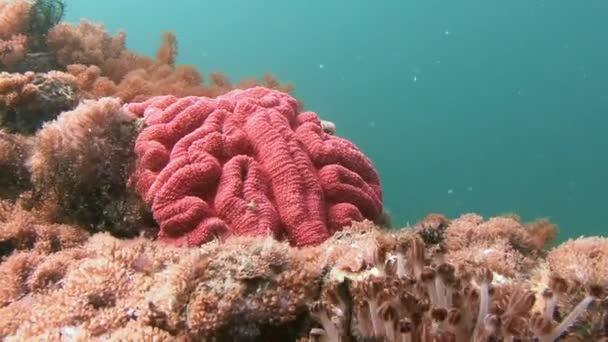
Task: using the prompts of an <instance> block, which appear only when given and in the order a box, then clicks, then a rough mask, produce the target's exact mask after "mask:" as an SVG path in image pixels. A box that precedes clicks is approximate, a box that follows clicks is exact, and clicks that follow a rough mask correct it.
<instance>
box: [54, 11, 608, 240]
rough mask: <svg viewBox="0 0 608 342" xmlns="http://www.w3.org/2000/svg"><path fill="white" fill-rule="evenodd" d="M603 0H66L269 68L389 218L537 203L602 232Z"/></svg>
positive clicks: (189, 49) (196, 55) (566, 224)
mask: <svg viewBox="0 0 608 342" xmlns="http://www.w3.org/2000/svg"><path fill="white" fill-rule="evenodd" d="M607 11H608V2H606V1H600V0H589V1H585V2H584V3H582V2H573V1H565V0H561V1H558V0H554V1H540V0H534V1H530V0H511V1H487V0H486V1H482V0H467V1H438V0H416V1H402V0H401V1H394V0H385V1H382V2H372V1H362V0H352V1H335V0H334V1H330V0H323V1H322V0H306V1H278V0H264V1H246V0H224V1H200V0H179V1H162V2H161V1H143V0H123V1H117V0H106V1H90V0H70V1H67V12H66V21H69V22H78V21H79V20H80V19H81V18H87V19H90V20H91V21H94V22H103V23H104V24H105V26H106V27H107V29H108V30H109V31H110V32H111V33H114V32H116V31H118V30H125V31H126V32H127V44H128V47H129V48H132V49H134V50H136V51H138V52H140V53H144V54H148V55H153V54H154V52H155V51H156V49H157V48H158V46H159V44H160V36H161V32H163V31H166V30H170V31H173V32H175V34H176V36H177V39H178V44H179V55H178V59H179V62H180V63H185V64H194V65H196V66H197V67H198V68H199V70H201V71H202V72H204V73H208V72H211V71H222V72H223V73H225V74H226V75H227V76H229V77H230V78H231V79H232V80H235V81H236V80H238V79H241V78H245V77H250V76H255V75H260V74H262V73H264V72H266V71H269V72H272V73H274V74H275V75H276V76H277V77H278V79H279V80H281V81H284V82H287V81H289V82H293V83H294V84H295V86H296V90H295V96H296V97H297V98H298V99H301V100H302V101H303V102H304V104H305V105H306V108H307V109H309V110H313V111H315V112H317V113H318V114H319V115H320V116H321V117H323V118H324V119H328V120H332V121H334V122H335V123H336V125H337V128H338V133H339V134H340V135H341V136H343V137H346V138H348V139H351V140H353V141H354V142H355V144H357V146H359V147H360V148H361V149H362V150H363V151H364V152H365V153H366V154H367V155H368V156H369V157H370V158H371V159H373V161H374V163H375V165H376V166H377V167H378V169H379V172H380V175H381V180H382V184H383V187H384V191H385V201H386V206H387V207H388V209H389V211H390V212H391V215H392V217H393V221H394V224H395V225H396V226H401V225H405V224H407V223H408V222H410V223H414V222H416V221H417V220H419V219H420V218H422V217H423V216H424V215H425V214H427V213H429V212H440V213H444V214H446V215H448V216H451V217H456V216H458V215H459V214H460V213H464V212H471V211H473V212H478V213H480V214H482V215H486V216H490V215H497V214H504V213H511V212H513V213H517V214H518V215H520V216H521V217H522V218H523V219H525V220H531V219H534V218H536V217H549V218H551V220H552V221H553V222H555V223H557V224H558V225H559V226H560V239H565V238H569V237H575V236H579V235H594V234H605V233H606V231H607V228H608V227H607V224H606V219H605V216H604V215H605V214H604V213H606V212H607V211H608V201H606V195H607V194H608V183H607V182H606V176H607V175H608V158H607V157H606V155H607V152H606V151H607V147H608V143H607V142H606V137H605V134H606V129H607V128H608V116H607V114H608V93H607V92H608V65H607V64H606V63H607V61H608V48H607V47H606V33H608V28H607V27H606V22H605V18H606V16H605V14H606V13H608V12H607Z"/></svg>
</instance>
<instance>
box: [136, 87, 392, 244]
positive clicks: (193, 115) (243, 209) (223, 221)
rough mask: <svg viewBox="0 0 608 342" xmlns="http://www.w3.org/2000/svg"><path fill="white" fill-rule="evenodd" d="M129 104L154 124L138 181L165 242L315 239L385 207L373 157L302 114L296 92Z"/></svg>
mask: <svg viewBox="0 0 608 342" xmlns="http://www.w3.org/2000/svg"><path fill="white" fill-rule="evenodd" d="M125 108H126V109H127V110H129V111H131V112H133V113H135V114H137V115H139V116H142V117H143V118H144V120H145V122H146V127H145V128H144V129H143V131H142V132H141V133H140V135H139V137H138V138H137V142H136V146H135V152H136V154H137V156H138V161H137V167H136V170H135V172H134V173H133V175H132V176H131V179H130V184H131V185H132V186H134V188H135V189H136V190H137V191H138V192H139V193H140V195H141V196H142V198H144V200H145V201H146V202H147V203H148V204H149V205H150V206H151V208H152V212H153V215H154V218H155V219H156V221H157V222H158V223H159V225H160V233H159V237H160V238H161V239H163V240H167V241H170V242H173V243H176V244H179V245H199V244H202V243H205V242H207V241H209V240H211V239H213V238H214V237H221V236H225V235H227V234H234V235H267V234H271V235H273V236H274V237H275V238H279V239H280V238H282V237H287V239H288V240H289V241H290V242H291V243H292V244H293V245H295V246H306V245H316V244H319V243H321V242H323V241H324V240H326V239H327V238H328V237H329V236H330V235H331V234H332V233H333V232H334V231H336V230H339V229H341V228H342V227H343V226H346V225H348V224H350V223H352V222H353V221H361V220H363V219H365V218H367V219H370V220H376V219H377V218H378V217H379V216H380V215H381V213H382V189H381V187H380V181H379V177H378V174H377V172H376V170H375V169H374V167H373V165H372V163H371V161H370V160H369V159H368V158H367V157H366V156H365V155H364V154H363V153H362V152H361V151H359V150H358V149H357V147H356V146H355V145H354V144H352V143H351V142H350V141H347V140H345V139H342V138H339V137H337V136H334V135H330V134H327V133H325V132H324V131H323V128H322V126H321V120H319V118H318V117H317V115H316V114H315V113H313V112H303V113H300V112H299V111H298V102H297V101H296V100H295V99H294V98H293V97H291V96H290V95H289V94H287V93H283V92H280V91H277V90H271V89H267V88H263V87H256V88H251V89H246V90H240V89H239V90H233V91H231V92H229V93H227V94H225V95H222V96H219V97H217V98H207V97H194V96H190V97H184V98H177V97H174V96H158V97H153V98H151V99H148V100H147V101H145V102H139V103H130V104H126V105H125Z"/></svg>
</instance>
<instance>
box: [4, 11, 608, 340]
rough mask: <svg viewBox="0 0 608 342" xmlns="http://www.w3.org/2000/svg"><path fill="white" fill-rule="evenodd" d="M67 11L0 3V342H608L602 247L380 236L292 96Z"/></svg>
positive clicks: (408, 233)
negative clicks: (73, 18)
mask: <svg viewBox="0 0 608 342" xmlns="http://www.w3.org/2000/svg"><path fill="white" fill-rule="evenodd" d="M63 10H64V3H63V2H62V1H59V0H35V1H25V0H15V1H3V0H0V340H2V341H174V340H177V341H301V342H303V341H340V342H348V341H388V342H392V341H457V342H459V341H541V342H544V341H556V340H568V341H606V340H608V297H607V293H608V239H607V238H605V237H582V238H579V239H575V240H570V241H566V242H565V243H563V244H560V245H557V246H552V243H554V238H555V237H556V234H557V227H556V226H555V225H553V224H552V223H551V222H549V221H548V220H546V219H540V220H537V221H534V222H531V223H524V222H522V221H521V220H520V219H519V218H518V217H516V216H513V215H510V216H500V217H492V218H488V219H484V218H483V217H481V216H480V215H477V214H474V213H470V214H464V215H462V216H460V217H456V218H453V219H450V218H447V217H445V216H443V215H441V214H430V215H428V216H427V217H425V218H424V219H423V220H421V221H420V222H418V223H417V224H415V225H414V226H412V227H405V228H403V229H388V228H387V226H386V225H387V223H388V222H389V221H390V218H389V217H388V216H387V214H386V213H385V212H383V211H382V192H381V189H380V182H379V179H378V175H377V173H376V171H375V170H374V168H373V166H372V164H371V162H370V160H369V159H368V158H366V157H365V156H364V155H363V154H362V153H361V152H360V151H359V150H358V149H357V148H356V147H355V146H354V144H352V143H350V142H348V141H346V140H344V139H342V138H340V137H338V136H336V135H335V134H336V126H335V125H334V124H333V123H332V122H330V121H324V120H321V119H320V118H319V117H318V116H317V115H316V114H315V113H312V112H309V111H304V110H303V109H302V108H301V107H302V105H301V104H300V103H298V101H297V100H296V99H295V98H293V97H291V96H290V95H289V94H288V93H289V91H290V90H291V89H292V87H291V86H290V85H285V84H281V83H279V82H278V81H277V80H276V79H275V78H274V77H273V76H271V75H266V76H264V78H263V79H262V80H261V81H258V80H255V79H251V80H244V81H241V82H239V83H237V84H236V85H233V84H232V83H230V82H229V81H228V79H227V78H226V77H224V76H223V75H222V74H221V73H212V74H211V75H210V77H209V78H210V81H211V82H209V83H208V84H207V83H205V82H204V81H203V77H202V75H201V74H200V73H199V71H198V70H196V69H195V68H193V67H191V66H184V65H178V64H177V63H176V54H177V41H176V38H175V36H173V34H171V33H165V34H163V39H162V44H161V47H160V48H159V50H158V52H157V55H156V56H155V57H154V58H150V57H146V56H141V55H139V54H137V53H135V52H133V51H131V50H129V49H127V48H126V47H125V40H126V35H125V34H124V33H118V34H117V35H115V36H111V35H109V34H108V33H107V32H106V31H105V29H104V27H103V26H102V25H99V24H94V23H90V22H88V21H82V22H80V23H78V24H76V25H74V24H67V23H63V22H60V20H61V17H62V15H63ZM260 85H261V86H263V87H259V86H260ZM222 232H227V233H228V234H222ZM159 236H160V238H159ZM167 241H169V242H172V243H166V242H167ZM202 242H206V243H205V244H202V245H200V246H198V244H199V243H202ZM180 244H181V245H187V246H180Z"/></svg>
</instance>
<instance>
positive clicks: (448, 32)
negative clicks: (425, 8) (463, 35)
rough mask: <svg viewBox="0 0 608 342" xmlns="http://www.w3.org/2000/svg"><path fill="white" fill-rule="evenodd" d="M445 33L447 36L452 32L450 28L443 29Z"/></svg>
mask: <svg viewBox="0 0 608 342" xmlns="http://www.w3.org/2000/svg"><path fill="white" fill-rule="evenodd" d="M443 34H445V35H446V36H449V35H450V34H451V32H450V30H445V31H443Z"/></svg>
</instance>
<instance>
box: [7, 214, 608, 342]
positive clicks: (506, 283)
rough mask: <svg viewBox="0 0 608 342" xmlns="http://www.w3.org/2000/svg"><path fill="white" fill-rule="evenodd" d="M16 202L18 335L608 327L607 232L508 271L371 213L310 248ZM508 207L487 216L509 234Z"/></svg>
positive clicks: (591, 336)
mask: <svg viewBox="0 0 608 342" xmlns="http://www.w3.org/2000/svg"><path fill="white" fill-rule="evenodd" d="M4 212H5V213H7V214H5V215H4V216H0V219H2V220H0V244H2V245H3V246H12V248H11V249H10V251H12V254H8V251H9V249H8V248H7V247H4V249H3V252H4V254H5V255H6V257H5V260H4V261H3V262H2V264H0V274H1V275H2V276H1V277H0V289H2V291H0V317H1V318H0V337H2V338H3V339H4V340H5V341H21V340H41V339H42V340H62V339H66V338H67V339H69V340H75V341H107V340H115V341H119V340H152V338H153V337H154V338H155V339H157V340H184V341H190V340H192V341H199V340H202V341H206V340H217V341H269V340H281V341H295V340H298V339H299V340H300V341H308V340H309V341H471V340H474V341H497V340H519V341H533V340H537V341H554V340H556V339H558V338H561V337H567V338H568V339H575V338H578V339H580V340H584V341H591V340H593V341H597V340H599V339H600V338H602V337H606V328H608V327H607V326H606V323H607V322H606V315H607V312H606V305H607V304H608V303H606V297H605V296H606V292H605V291H606V290H608V289H607V288H606V279H607V277H608V274H606V273H608V268H605V267H604V268H597V267H595V266H600V265H602V264H601V263H605V262H606V259H607V258H608V240H607V239H605V238H593V239H590V240H589V239H585V240H576V241H574V242H568V243H566V244H564V245H563V246H560V247H556V248H554V249H553V250H551V251H550V253H549V256H548V257H547V258H544V257H542V256H539V255H536V254H534V255H532V254H530V255H525V257H528V258H530V259H531V260H533V262H532V265H531V266H532V267H530V268H527V269H522V270H518V272H517V274H514V275H513V276H508V275H507V274H503V273H500V272H498V271H494V272H493V271H491V267H493V260H483V259H481V260H478V261H464V260H461V259H460V258H452V257H451V255H452V254H453V252H449V251H448V250H447V249H445V248H434V245H433V244H426V245H425V243H424V240H423V239H422V236H421V234H420V233H419V232H417V231H416V230H415V229H404V230H398V231H383V230H381V229H378V228H377V227H375V226H374V225H373V224H372V223H371V222H362V223H357V224H354V225H353V226H351V227H349V228H346V229H344V230H342V231H340V232H337V233H336V234H334V235H333V236H332V237H331V238H330V239H329V240H327V241H326V242H324V243H323V244H321V245H319V246H311V247H305V248H293V247H290V246H289V245H288V244H287V243H285V242H279V241H276V240H275V239H273V238H271V237H270V236H266V237H264V236H257V237H230V238H228V239H226V240H224V241H220V240H216V241H214V242H211V243H208V244H205V245H203V246H201V247H199V248H184V247H175V246H171V245H163V244H159V243H157V242H153V241H150V240H149V239H145V238H137V239H131V240H120V239H117V238H114V237H112V236H110V235H107V234H105V233H98V234H95V235H93V236H91V237H90V238H89V237H88V235H86V234H84V233H82V231H81V230H79V229H78V228H76V227H72V226H60V227H58V226H53V225H42V224H36V219H35V218H33V217H31V215H30V214H28V212H26V211H23V210H21V209H19V208H18V207H15V208H12V209H6V210H5V211H4ZM0 214H2V212H0ZM467 216H469V215H465V216H464V217H461V218H459V219H457V220H455V221H458V220H467ZM501 219H505V218H504V217H498V218H491V219H489V220H488V221H484V222H483V223H482V224H484V225H485V227H487V228H488V229H496V230H503V232H504V233H508V232H506V231H505V230H504V226H502V227H501V224H500V223H497V222H498V221H500V220H501ZM59 228H61V229H59ZM448 229H449V226H448ZM525 229H529V228H525ZM516 230H518V229H516ZM522 233H524V234H525V232H524V231H514V232H511V233H509V234H510V235H512V236H515V235H518V234H522ZM530 234H531V235H533V233H531V232H530ZM451 239H453V238H451V237H448V236H443V241H445V243H448V242H450V240H451ZM473 239H474V238H473ZM49 241H50V242H51V244H50V245H49V244H48V242H49ZM53 241H56V242H53ZM511 243H515V242H514V240H511V242H509V246H508V248H510V249H514V248H515V247H516V246H515V245H511ZM575 245H577V246H575ZM589 246H593V247H592V248H590V249H588V250H587V251H586V252H582V251H580V248H585V247H589ZM562 253H573V254H575V255H576V256H577V257H576V259H575V260H573V261H572V262H579V263H581V265H583V266H582V267H579V268H577V274H579V275H580V276H582V277H585V279H587V282H585V283H579V284H578V285H573V283H571V281H572V280H573V279H572V275H571V273H570V271H569V270H570V266H569V265H567V264H565V263H567V262H564V261H563V260H564V259H561V255H560V254H562ZM556 259H559V260H562V261H561V262H556V261H555V260H556ZM447 260H457V261H455V262H448V261H447ZM471 262H474V263H475V266H476V268H475V269H474V270H473V271H471V267H470V265H469V264H470V263H471ZM564 267H565V268H564ZM577 280H578V278H577ZM582 322H585V324H581V323H582Z"/></svg>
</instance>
